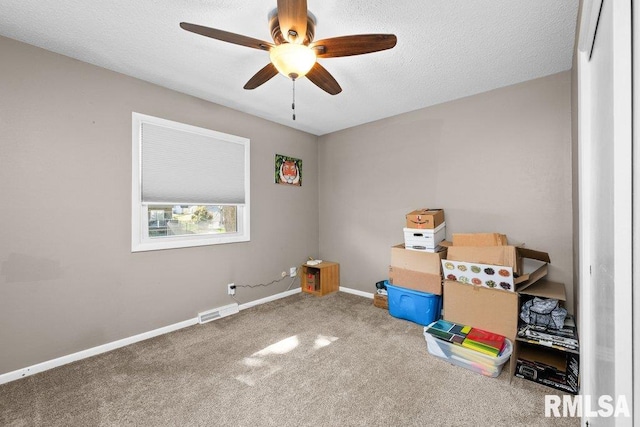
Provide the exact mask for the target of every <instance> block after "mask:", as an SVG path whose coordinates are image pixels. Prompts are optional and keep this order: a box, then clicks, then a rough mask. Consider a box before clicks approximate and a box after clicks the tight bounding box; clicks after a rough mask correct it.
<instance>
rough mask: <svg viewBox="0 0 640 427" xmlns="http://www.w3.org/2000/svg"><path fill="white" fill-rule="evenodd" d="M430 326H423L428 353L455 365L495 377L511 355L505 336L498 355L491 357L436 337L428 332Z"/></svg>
mask: <svg viewBox="0 0 640 427" xmlns="http://www.w3.org/2000/svg"><path fill="white" fill-rule="evenodd" d="M434 323H435V322H434ZM431 326H432V325H429V326H427V327H425V328H424V338H425V340H426V342H427V350H428V351H429V354H431V355H433V356H435V357H437V358H439V359H442V360H444V361H446V362H449V363H452V364H454V365H456V366H461V367H463V368H466V369H469V370H471V371H473V372H476V373H478V374H482V375H485V376H488V377H493V378H495V377H497V376H498V375H500V372H501V371H502V367H503V366H504V364H505V363H506V362H507V360H508V359H509V357H510V356H511V352H512V350H513V346H512V344H511V341H509V340H508V339H506V338H505V342H504V348H503V350H502V352H501V353H500V355H498V356H496V357H493V356H490V355H488V354H484V353H481V352H479V351H475V350H471V349H469V348H466V347H463V346H462V345H458V344H454V343H452V342H450V341H447V340H444V339H439V338H436V336H435V335H432V334H431V333H429V332H428V329H429V328H430V327H431Z"/></svg>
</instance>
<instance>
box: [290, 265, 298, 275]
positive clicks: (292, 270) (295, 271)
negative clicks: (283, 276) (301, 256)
mask: <svg viewBox="0 0 640 427" xmlns="http://www.w3.org/2000/svg"><path fill="white" fill-rule="evenodd" d="M296 274H298V269H297V268H295V267H291V268H289V276H291V277H296Z"/></svg>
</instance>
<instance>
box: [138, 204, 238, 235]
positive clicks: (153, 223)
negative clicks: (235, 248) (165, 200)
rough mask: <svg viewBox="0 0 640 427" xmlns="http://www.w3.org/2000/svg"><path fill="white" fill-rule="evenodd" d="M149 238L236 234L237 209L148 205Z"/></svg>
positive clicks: (220, 206) (213, 206) (227, 207)
mask: <svg viewBox="0 0 640 427" xmlns="http://www.w3.org/2000/svg"><path fill="white" fill-rule="evenodd" d="M148 212H149V237H150V238H162V237H168V236H184V235H189V234H222V233H235V232H237V231H238V226H237V207H236V206H227V205H207V206H202V205H200V206H197V205H174V206H167V205H149V207H148Z"/></svg>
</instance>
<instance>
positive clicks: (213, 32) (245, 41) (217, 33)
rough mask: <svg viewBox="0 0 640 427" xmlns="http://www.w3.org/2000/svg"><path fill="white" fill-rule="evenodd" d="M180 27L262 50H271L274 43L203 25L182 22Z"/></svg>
mask: <svg viewBox="0 0 640 427" xmlns="http://www.w3.org/2000/svg"><path fill="white" fill-rule="evenodd" d="M180 27H181V28H182V29H183V30H187V31H190V32H192V33H196V34H200V35H201V36H206V37H211V38H212V39H216V40H221V41H223V42H227V43H233V44H237V45H240V46H246V47H252V48H254V49H260V50H270V49H271V48H272V47H274V45H273V44H272V43H269V42H265V41H263V40H258V39H254V38H251V37H247V36H243V35H240V34H236V33H230V32H228V31H222V30H217V29H215V28H209V27H203V26H202V25H196V24H190V23H188V22H181V23H180Z"/></svg>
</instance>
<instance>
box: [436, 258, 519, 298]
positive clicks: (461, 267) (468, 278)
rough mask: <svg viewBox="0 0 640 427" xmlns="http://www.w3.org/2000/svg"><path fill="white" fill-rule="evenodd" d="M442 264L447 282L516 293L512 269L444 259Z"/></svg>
mask: <svg viewBox="0 0 640 427" xmlns="http://www.w3.org/2000/svg"><path fill="white" fill-rule="evenodd" d="M441 262H442V272H443V274H444V278H445V279H447V280H455V281H458V282H462V283H466V284H470V285H476V286H484V287H485V288H497V289H504V290H505V291H511V292H514V286H513V268H512V267H507V266H499V265H491V264H480V263H477V262H464V261H453V260H450V259H443V260H442V261H441Z"/></svg>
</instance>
